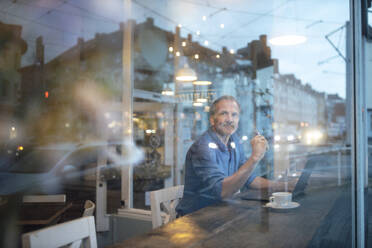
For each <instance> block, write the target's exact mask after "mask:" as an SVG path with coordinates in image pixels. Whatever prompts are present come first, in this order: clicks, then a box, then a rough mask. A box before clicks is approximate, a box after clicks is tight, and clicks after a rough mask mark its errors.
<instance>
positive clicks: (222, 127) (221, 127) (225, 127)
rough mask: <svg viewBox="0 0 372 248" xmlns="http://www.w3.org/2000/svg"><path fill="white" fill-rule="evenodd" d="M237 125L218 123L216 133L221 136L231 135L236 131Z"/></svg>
mask: <svg viewBox="0 0 372 248" xmlns="http://www.w3.org/2000/svg"><path fill="white" fill-rule="evenodd" d="M236 128H237V125H236V124H235V123H234V122H227V121H225V122H222V123H218V124H217V125H216V127H215V130H216V132H217V133H218V134H219V135H221V136H227V135H232V134H233V133H234V132H235V131H236Z"/></svg>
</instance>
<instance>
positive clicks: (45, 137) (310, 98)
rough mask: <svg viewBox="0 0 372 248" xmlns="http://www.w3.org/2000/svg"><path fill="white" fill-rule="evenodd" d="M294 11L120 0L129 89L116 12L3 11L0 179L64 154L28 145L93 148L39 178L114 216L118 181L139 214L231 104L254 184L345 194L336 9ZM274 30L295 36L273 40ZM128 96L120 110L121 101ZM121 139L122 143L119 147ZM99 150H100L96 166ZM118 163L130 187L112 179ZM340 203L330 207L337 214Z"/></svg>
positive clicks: (340, 18)
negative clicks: (226, 102)
mask: <svg viewBox="0 0 372 248" xmlns="http://www.w3.org/2000/svg"><path fill="white" fill-rule="evenodd" d="M330 2H331V1H330ZM307 5H308V4H305V3H299V2H298V1H271V2H270V3H267V2H263V3H258V2H257V3H254V4H247V3H244V2H242V1H237V2H234V3H229V4H227V3H226V2H223V1H222V2H221V1H218V2H216V3H202V2H197V1H196V2H195V1H194V2H193V1H163V2H151V1H145V0H143V1H142V0H141V1H133V2H132V9H131V11H132V12H131V14H132V18H131V20H132V21H131V23H133V33H132V36H133V43H132V44H131V46H130V47H129V48H130V51H131V52H132V55H133V56H132V58H126V59H128V61H129V65H124V66H128V68H130V69H131V70H133V75H132V76H131V77H130V79H129V81H130V82H129V84H133V88H132V89H129V88H128V87H126V85H129V84H124V83H123V81H124V80H125V76H126V75H125V73H124V71H125V69H123V68H124V67H123V47H124V46H125V44H124V43H125V39H124V38H125V30H126V27H127V26H126V25H127V24H128V23H129V22H130V20H129V19H128V17H127V16H126V15H125V16H124V14H123V13H124V12H125V11H123V9H124V7H123V1H112V2H110V3H105V2H100V1H93V2H92V3H90V4H87V3H84V2H83V1H77V2H71V1H64V2H59V1H50V2H48V3H46V2H43V1H31V2H26V1H21V0H20V1H18V0H17V1H4V3H1V4H0V6H1V7H3V8H1V9H2V10H1V11H0V21H1V22H0V115H1V117H0V139H1V142H0V143H1V156H0V170H1V171H3V172H10V173H15V172H17V173H20V172H22V173H29V172H47V171H49V169H52V168H54V167H55V166H56V164H57V163H58V162H59V161H61V159H62V157H63V156H64V155H65V150H63V152H62V151H54V152H51V151H50V150H48V151H47V153H46V154H44V153H45V151H44V150H43V151H42V152H35V150H37V149H38V148H40V147H41V146H43V147H45V146H46V147H49V148H50V147H51V146H52V145H55V144H66V143H68V144H73V145H74V149H72V150H68V151H66V152H71V153H73V151H75V150H76V149H77V150H79V149H80V148H81V146H84V145H88V146H89V145H92V144H94V142H97V140H98V141H100V142H101V141H102V142H104V143H102V144H103V145H102V146H101V145H100V149H98V150H95V151H94V154H93V155H92V154H89V158H85V156H84V158H81V157H80V155H81V154H80V153H79V152H78V153H77V154H78V155H76V156H77V159H76V160H75V159H74V157H73V158H72V159H71V160H68V158H66V159H67V160H66V161H64V162H62V164H63V166H62V167H63V168H62V167H61V169H59V172H60V174H58V175H53V176H56V178H57V177H59V176H60V179H61V180H62V181H57V180H56V183H57V184H58V186H59V184H61V185H63V184H64V182H63V180H64V179H66V178H65V176H66V175H67V174H69V175H74V177H75V178H69V179H72V181H74V182H73V183H74V185H75V186H76V188H78V189H83V188H84V189H86V188H87V187H85V186H88V188H89V190H88V191H89V193H88V195H89V197H90V198H92V199H91V200H95V201H98V200H99V199H97V197H96V196H95V193H96V192H99V194H98V195H103V194H102V192H103V191H102V189H103V188H105V187H107V189H108V192H109V193H108V195H109V196H108V197H109V200H108V201H107V199H106V200H105V201H107V202H108V209H109V212H110V213H114V212H115V213H116V212H117V209H118V208H125V207H128V203H127V202H123V200H127V199H123V197H122V195H121V193H122V192H121V191H124V190H123V188H125V187H123V188H120V184H123V185H130V183H133V189H132V192H131V194H132V196H133V198H134V204H133V207H134V208H138V209H146V210H149V209H150V206H149V198H148V193H149V191H152V190H157V189H161V188H164V187H170V186H173V185H178V184H184V176H185V167H184V166H185V156H186V152H187V151H188V149H189V148H190V146H191V145H192V144H193V142H195V141H196V140H197V139H198V137H200V136H201V135H202V134H203V133H204V132H205V131H206V130H207V129H208V128H209V126H210V123H209V111H210V105H211V103H212V102H213V101H214V100H215V99H217V98H218V97H220V96H222V95H231V96H234V97H235V98H236V99H237V101H238V102H239V103H240V105H241V113H240V124H239V128H238V130H237V134H238V136H239V142H240V144H241V145H242V146H243V148H244V151H245V153H246V155H247V156H249V155H250V154H251V144H250V140H251V139H252V138H253V137H254V136H255V135H256V134H257V133H259V134H262V135H263V136H265V137H266V139H267V140H268V142H269V149H268V151H267V152H266V155H265V157H264V159H263V160H262V161H261V163H260V164H259V166H258V167H257V168H256V173H257V175H260V176H263V177H266V178H268V179H271V180H276V181H281V182H285V181H286V180H287V181H288V180H289V179H299V178H300V177H301V175H302V174H303V173H304V172H307V170H308V169H307V166H309V164H311V165H313V167H312V169H311V176H310V180H309V181H308V185H309V188H312V189H315V191H316V192H318V191H317V190H319V189H320V188H322V190H324V192H327V190H329V191H330V192H331V191H332V189H333V188H334V187H345V188H347V189H349V188H350V187H351V160H350V133H351V131H352V130H351V123H350V121H349V120H350V109H347V108H348V106H350V101H351V100H350V95H348V94H350V92H349V93H347V91H345V88H348V87H349V86H350V85H349V81H348V78H347V77H348V76H349V75H348V74H347V72H348V70H349V69H350V66H351V65H350V64H349V63H346V61H347V59H348V58H349V57H350V54H348V53H347V50H348V49H349V48H348V47H347V46H348V44H349V43H348V42H347V41H348V39H349V38H348V36H347V34H346V33H345V32H346V31H345V30H349V28H350V27H349V26H348V24H347V23H346V22H347V20H348V11H349V10H348V3H347V2H345V1H342V3H338V7H332V8H330V10H329V11H327V13H324V12H323V11H316V13H314V11H312V12H311V13H312V15H310V14H309V13H308V11H307V10H306V9H307ZM317 5H319V3H316V4H314V6H312V7H311V8H312V9H316V8H317V7H318V6H317ZM126 11H127V10H126ZM318 12H319V13H318ZM26 13H27V14H26ZM369 15H370V13H369ZM288 32H290V33H291V34H289V35H296V37H306V39H305V38H304V39H302V40H300V42H296V43H292V44H291V45H288V44H287V43H285V44H283V43H280V44H278V43H275V42H274V40H273V38H277V37H282V38H283V37H287V38H288ZM292 38H293V36H292ZM285 41H286V42H288V40H285ZM290 42H294V41H293V40H290ZM124 58H125V56H124ZM124 64H125V63H124ZM128 68H126V69H128ZM123 74H124V75H123ZM131 80H132V81H131ZM348 89H349V88H348ZM130 90H133V93H132V94H128V95H132V99H123V95H125V94H123V93H128V92H129V91H130ZM125 101H128V102H132V103H133V106H131V107H128V106H127V105H126V104H123V103H124V102H125ZM368 111H369V112H370V108H368ZM368 117H369V123H370V124H369V127H370V128H369V129H370V130H372V121H371V120H372V115H368ZM123 120H124V121H123ZM128 120H133V123H132V125H128V123H127V121H128ZM128 128H129V130H127V129H128ZM371 132H372V131H371ZM371 132H370V133H371ZM128 133H129V134H131V137H133V144H129V145H123V144H122V143H125V142H126V138H127V136H126V134H128ZM370 136H371V135H369V138H370ZM347 137H349V139H348V138H347ZM110 144H111V145H112V146H114V149H113V150H114V151H112V152H111V153H110V152H106V153H105V152H103V155H102V151H106V150H105V149H106V148H107V149H108V150H110ZM20 147H22V148H20ZM77 147H79V148H77ZM120 147H122V148H120ZM75 148H76V149H75ZM75 152H76V151H75ZM44 163H45V164H44ZM127 165H131V166H133V178H132V179H130V177H129V179H127V178H121V177H122V173H121V171H120V170H121V169H123V168H125V166H127ZM100 166H106V167H105V168H103V169H102V168H101V167H100ZM65 167H66V168H65ZM123 170H124V169H123ZM80 172H82V173H83V174H81V173H80ZM84 172H86V173H84ZM97 175H99V176H97ZM56 178H54V177H53V179H56ZM66 180H67V179H66ZM128 180H130V182H128ZM67 181H68V180H67ZM70 182H71V180H70ZM12 183H15V184H20V182H18V181H16V180H15V181H13V182H12ZM102 185H103V186H102ZM128 187H129V186H128ZM248 190H249V189H248ZM65 192H69V193H71V192H70V191H67V190H66V191H65ZM19 193H21V194H23V193H25V192H23V191H21V192H19ZM4 194H5V195H7V194H6V193H4ZM72 194H76V195H73V198H74V197H76V198H78V197H80V195H79V194H77V193H74V192H73V193H72ZM309 195H311V193H309ZM343 196H344V198H342V199H341V200H339V202H341V203H345V204H346V205H347V204H350V203H351V199H350V196H349V195H347V194H346V193H345V194H344V195H343ZM84 197H86V196H84ZM87 197H88V196H87ZM126 204H127V205H126ZM347 206H349V205H347ZM345 209H346V212H347V211H348V210H349V209H348V208H345ZM345 209H343V210H345ZM350 212H351V210H350ZM349 214H350V213H349ZM347 224H348V226H347V229H348V230H349V229H350V228H351V222H350V223H347ZM268 231H269V232H270V229H268ZM319 232H320V231H319ZM318 235H320V236H319V237H322V235H324V233H318ZM314 242H317V241H314Z"/></svg>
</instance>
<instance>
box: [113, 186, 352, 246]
mask: <svg viewBox="0 0 372 248" xmlns="http://www.w3.org/2000/svg"><path fill="white" fill-rule="evenodd" d="M297 202H299V203H300V204H301V205H300V207H298V208H295V209H289V210H273V209H270V208H267V207H264V205H265V202H261V201H247V200H238V199H235V200H231V201H229V202H224V203H221V204H219V205H216V206H210V207H207V208H204V209H201V210H199V211H197V212H194V213H192V214H190V215H187V216H184V217H182V218H179V219H177V220H175V221H173V222H171V223H169V224H167V225H165V226H162V227H160V228H157V229H154V230H152V231H151V232H149V233H147V234H144V235H141V236H139V237H135V238H133V239H129V240H126V241H125V242H122V243H120V244H115V245H113V246H111V247H115V248H119V247H120V248H121V247H155V248H156V247H350V246H351V198H350V187H349V186H328V187H326V188H316V189H312V190H308V191H307V192H306V194H305V195H304V196H303V197H302V198H300V199H298V200H297Z"/></svg>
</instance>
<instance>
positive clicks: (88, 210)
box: [83, 200, 96, 217]
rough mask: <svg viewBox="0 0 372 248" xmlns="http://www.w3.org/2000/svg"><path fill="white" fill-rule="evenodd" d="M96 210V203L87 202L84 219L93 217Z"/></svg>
mask: <svg viewBox="0 0 372 248" xmlns="http://www.w3.org/2000/svg"><path fill="white" fill-rule="evenodd" d="M95 208H96V204H94V202H92V201H91V200H86V201H85V203H84V212H83V217H84V216H93V213H94V209H95Z"/></svg>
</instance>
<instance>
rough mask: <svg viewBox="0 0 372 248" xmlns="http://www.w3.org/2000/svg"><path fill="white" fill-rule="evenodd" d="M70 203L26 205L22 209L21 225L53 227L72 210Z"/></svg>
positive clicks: (20, 215)
mask: <svg viewBox="0 0 372 248" xmlns="http://www.w3.org/2000/svg"><path fill="white" fill-rule="evenodd" d="M71 206H72V202H69V203H24V204H22V206H21V208H20V213H19V219H20V220H19V222H18V224H19V225H51V224H55V223H56V222H57V221H58V218H59V217H60V216H61V215H62V214H63V213H65V212H66V211H67V210H68V209H69V208H71Z"/></svg>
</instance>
